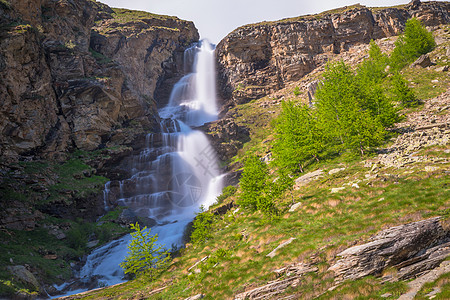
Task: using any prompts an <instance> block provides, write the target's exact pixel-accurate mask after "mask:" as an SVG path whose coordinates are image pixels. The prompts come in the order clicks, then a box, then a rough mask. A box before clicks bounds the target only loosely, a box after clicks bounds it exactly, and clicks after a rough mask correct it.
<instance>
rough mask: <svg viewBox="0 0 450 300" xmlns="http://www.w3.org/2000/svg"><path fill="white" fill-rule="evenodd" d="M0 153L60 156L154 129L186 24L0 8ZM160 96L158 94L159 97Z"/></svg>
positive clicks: (76, 10) (75, 7)
mask: <svg viewBox="0 0 450 300" xmlns="http://www.w3.org/2000/svg"><path fill="white" fill-rule="evenodd" d="M0 25H1V26H0V27H1V29H0V36H1V39H0V81H1V83H2V84H1V85H0V99H1V100H0V101H1V102H0V104H1V108H0V119H1V121H0V154H1V156H2V157H3V158H6V159H17V158H18V157H19V156H33V157H39V156H40V157H44V158H52V159H53V158H55V159H58V160H64V159H65V157H66V155H65V154H66V152H67V151H70V150H73V149H81V150H86V151H91V150H95V149H99V148H102V147H105V146H116V145H133V144H134V141H135V140H136V139H137V138H139V137H142V134H143V133H144V132H145V131H147V132H148V131H150V130H152V129H155V128H156V126H155V124H156V123H157V122H158V121H159V120H158V116H157V113H156V102H155V98H154V96H155V94H157V93H155V91H156V89H157V88H159V90H161V91H163V90H164V89H170V87H165V82H166V81H167V82H168V83H169V85H170V80H172V79H173V78H176V77H177V76H180V75H181V74H182V72H183V61H182V55H181V54H182V53H183V51H184V49H185V48H186V47H187V46H189V44H191V43H192V42H195V41H197V40H198V32H197V30H196V28H195V27H194V25H193V24H192V22H187V21H183V20H180V19H178V18H175V17H166V16H159V15H154V14H150V13H145V12H135V11H129V10H123V9H111V8H109V7H108V6H106V5H103V4H100V3H96V2H95V1H89V0H76V1H68V0H62V1H50V0H40V1H18V0H14V1H10V4H9V5H6V4H4V5H1V6H0ZM159 94H160V95H162V96H160V97H163V96H164V93H163V92H159Z"/></svg>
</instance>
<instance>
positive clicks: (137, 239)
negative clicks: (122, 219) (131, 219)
mask: <svg viewBox="0 0 450 300" xmlns="http://www.w3.org/2000/svg"><path fill="white" fill-rule="evenodd" d="M130 227H131V229H133V230H135V232H133V233H131V237H132V239H131V243H130V244H129V245H128V254H127V257H126V258H125V260H124V261H123V262H122V263H120V266H121V267H122V268H123V269H124V272H125V274H134V275H145V276H147V277H149V278H150V279H154V278H155V276H156V275H157V274H158V273H159V272H161V271H163V270H165V269H166V268H167V267H168V265H169V260H170V254H169V251H167V250H166V249H164V248H163V247H162V246H157V245H156V242H157V241H158V235H157V234H155V235H150V229H149V230H148V231H145V230H146V229H147V227H144V228H143V229H141V228H140V226H139V224H138V223H136V224H130Z"/></svg>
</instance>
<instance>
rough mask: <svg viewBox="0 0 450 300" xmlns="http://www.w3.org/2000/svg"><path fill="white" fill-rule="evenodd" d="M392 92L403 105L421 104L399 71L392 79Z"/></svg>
mask: <svg viewBox="0 0 450 300" xmlns="http://www.w3.org/2000/svg"><path fill="white" fill-rule="evenodd" d="M391 85H392V88H391V92H392V94H393V97H394V99H396V100H397V101H398V102H399V103H400V104H401V105H402V106H403V107H414V106H417V105H419V99H417V97H416V95H415V94H414V92H413V91H412V90H411V89H410V88H409V87H408V81H406V80H405V79H404V78H403V77H402V76H401V75H400V74H399V73H395V74H394V75H393V76H392V79H391Z"/></svg>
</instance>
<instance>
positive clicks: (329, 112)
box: [316, 62, 385, 154]
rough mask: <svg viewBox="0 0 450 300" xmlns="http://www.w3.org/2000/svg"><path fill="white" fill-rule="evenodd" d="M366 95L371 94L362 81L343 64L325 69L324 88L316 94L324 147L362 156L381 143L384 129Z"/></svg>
mask: <svg viewBox="0 0 450 300" xmlns="http://www.w3.org/2000/svg"><path fill="white" fill-rule="evenodd" d="M367 82H370V81H366V82H365V83H366V84H367ZM367 95H374V94H373V93H371V92H367V89H365V88H364V81H361V80H360V79H359V78H358V77H357V76H356V75H355V74H354V73H353V71H352V70H351V69H350V67H349V66H347V65H346V64H344V63H343V62H337V63H333V64H329V65H327V68H326V71H325V73H324V81H323V85H322V86H321V87H319V89H318V91H317V93H316V98H317V109H318V116H319V118H320V124H321V125H322V126H323V128H324V133H325V134H326V139H327V145H336V147H335V150H336V151H339V152H340V151H343V150H346V149H349V150H351V151H355V152H360V153H361V154H364V153H365V151H366V149H367V148H370V147H374V146H377V145H379V144H380V143H381V142H382V140H383V137H384V134H385V130H384V126H383V123H382V122H381V121H380V119H379V118H378V117H377V114H374V111H377V109H376V105H374V103H373V101H374V99H377V98H373V97H372V98H371V97H367ZM380 114H381V112H380Z"/></svg>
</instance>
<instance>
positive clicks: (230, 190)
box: [216, 185, 237, 204]
mask: <svg viewBox="0 0 450 300" xmlns="http://www.w3.org/2000/svg"><path fill="white" fill-rule="evenodd" d="M236 191H237V188H236V187H235V186H232V185H229V186H226V187H224V188H223V190H222V194H220V195H219V196H218V197H217V198H216V203H217V204H220V203H222V202H223V201H225V200H226V199H227V198H228V197H231V196H233V195H234V193H236Z"/></svg>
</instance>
